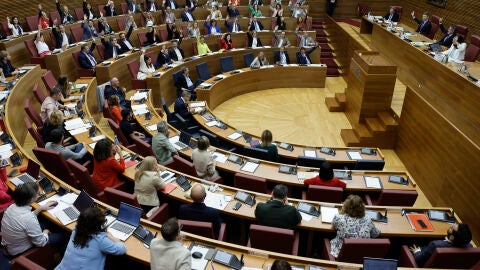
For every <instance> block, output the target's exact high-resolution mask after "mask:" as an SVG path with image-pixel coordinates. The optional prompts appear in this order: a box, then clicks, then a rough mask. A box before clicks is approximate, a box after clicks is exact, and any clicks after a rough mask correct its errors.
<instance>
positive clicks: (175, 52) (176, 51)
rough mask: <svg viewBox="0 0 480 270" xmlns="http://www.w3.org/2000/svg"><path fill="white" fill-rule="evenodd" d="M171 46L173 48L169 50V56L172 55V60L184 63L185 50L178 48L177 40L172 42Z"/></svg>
mask: <svg viewBox="0 0 480 270" xmlns="http://www.w3.org/2000/svg"><path fill="white" fill-rule="evenodd" d="M171 45H172V46H171V47H170V48H169V49H168V55H170V58H171V59H173V60H174V61H182V60H183V58H184V57H185V54H184V53H183V49H182V48H180V47H179V46H178V42H177V41H175V40H172V42H171Z"/></svg>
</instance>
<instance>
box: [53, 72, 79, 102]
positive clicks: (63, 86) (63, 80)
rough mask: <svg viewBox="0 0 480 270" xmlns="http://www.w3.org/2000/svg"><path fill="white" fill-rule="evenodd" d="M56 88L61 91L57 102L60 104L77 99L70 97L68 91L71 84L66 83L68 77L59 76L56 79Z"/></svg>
mask: <svg viewBox="0 0 480 270" xmlns="http://www.w3.org/2000/svg"><path fill="white" fill-rule="evenodd" d="M57 86H58V87H60V89H61V90H62V97H61V99H60V100H59V101H58V102H59V103H60V104H62V105H63V104H65V102H69V101H72V100H75V99H77V98H73V97H71V96H70V91H71V90H72V83H71V82H69V81H68V77H67V76H66V75H60V77H58V84H57Z"/></svg>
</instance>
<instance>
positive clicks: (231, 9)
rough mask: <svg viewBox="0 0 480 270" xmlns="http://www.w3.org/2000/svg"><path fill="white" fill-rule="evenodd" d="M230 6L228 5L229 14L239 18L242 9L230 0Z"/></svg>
mask: <svg viewBox="0 0 480 270" xmlns="http://www.w3.org/2000/svg"><path fill="white" fill-rule="evenodd" d="M228 3H229V4H228V6H227V14H228V17H229V18H237V17H238V16H240V11H238V9H237V6H236V5H234V4H230V1H228Z"/></svg>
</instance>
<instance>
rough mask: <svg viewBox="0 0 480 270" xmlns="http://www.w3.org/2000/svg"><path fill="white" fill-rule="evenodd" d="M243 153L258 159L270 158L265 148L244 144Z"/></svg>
mask: <svg viewBox="0 0 480 270" xmlns="http://www.w3.org/2000/svg"><path fill="white" fill-rule="evenodd" d="M243 155H245V156H249V157H253V158H257V159H262V160H268V151H267V150H265V149H260V148H255V147H250V146H244V147H243Z"/></svg>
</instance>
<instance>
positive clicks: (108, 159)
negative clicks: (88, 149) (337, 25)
mask: <svg viewBox="0 0 480 270" xmlns="http://www.w3.org/2000/svg"><path fill="white" fill-rule="evenodd" d="M115 154H118V155H119V156H120V161H117V160H116V159H115ZM124 171H125V159H124V158H123V155H122V150H120V147H119V146H118V145H113V144H112V142H110V141H109V140H107V139H101V140H100V141H98V142H97V143H96V144H95V148H94V149H93V181H95V183H96V184H97V185H99V186H100V187H101V188H102V189H104V188H106V187H113V186H115V185H118V184H120V183H121V181H120V178H119V177H118V174H120V173H123V172H124Z"/></svg>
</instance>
